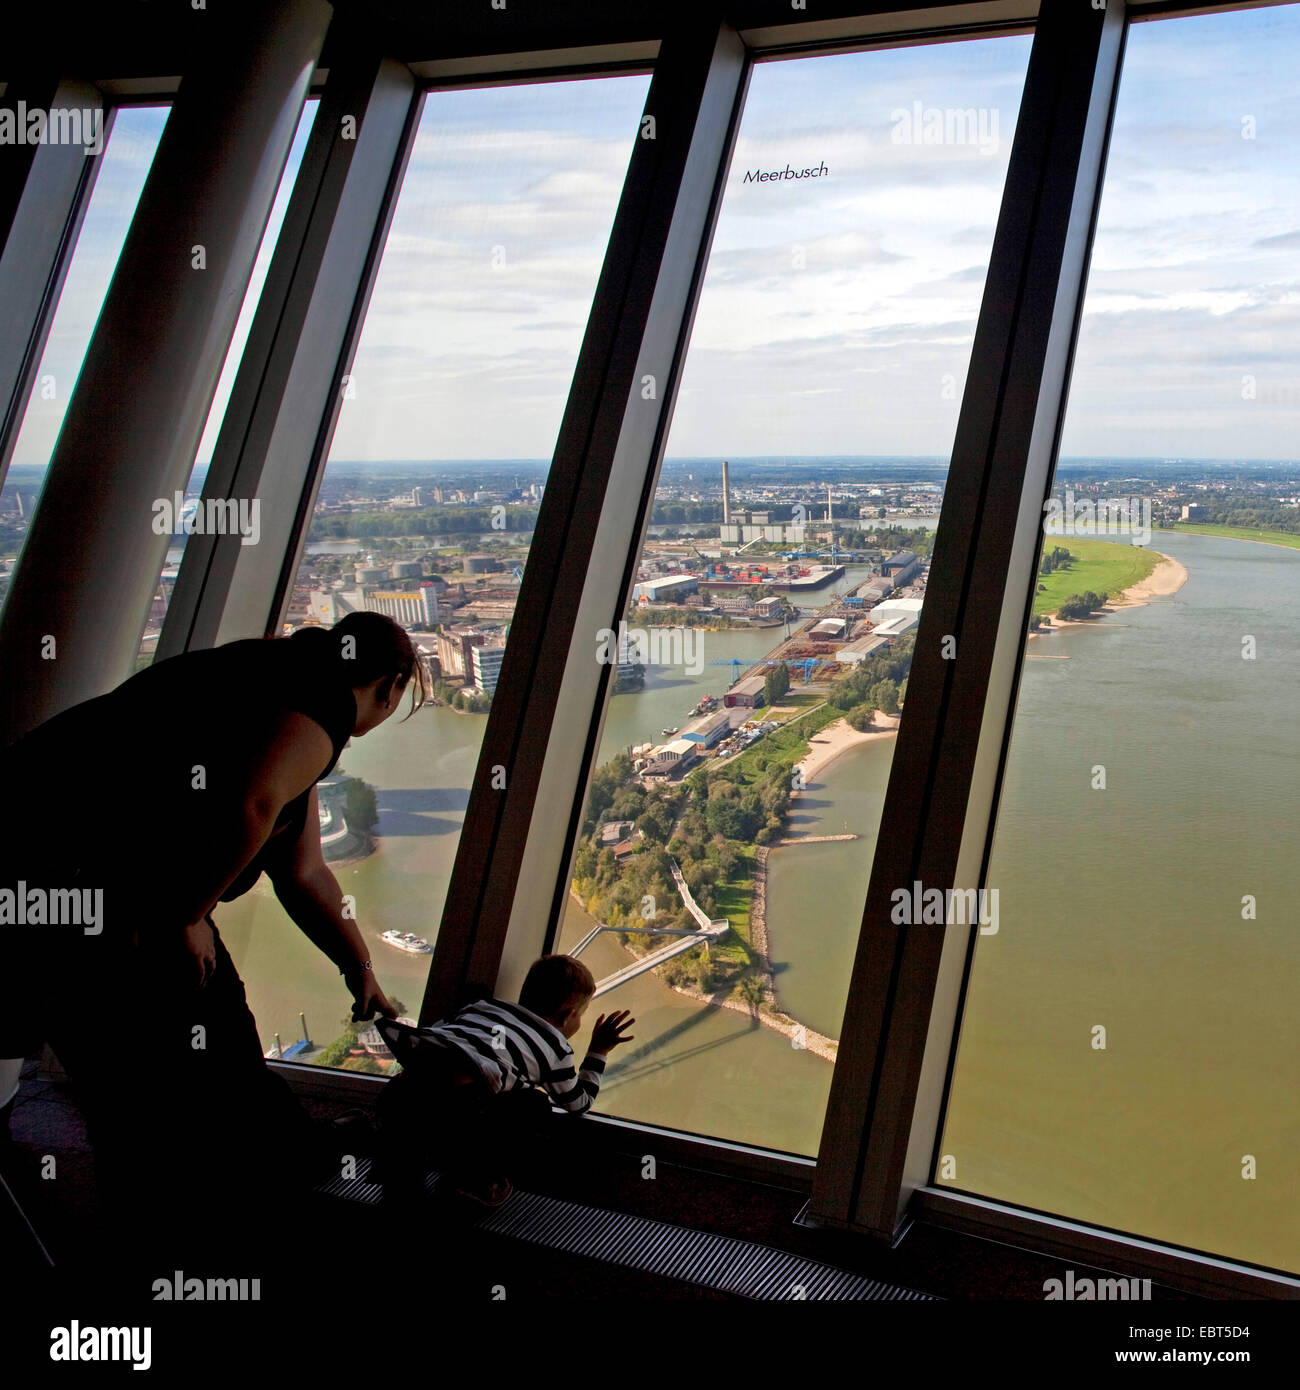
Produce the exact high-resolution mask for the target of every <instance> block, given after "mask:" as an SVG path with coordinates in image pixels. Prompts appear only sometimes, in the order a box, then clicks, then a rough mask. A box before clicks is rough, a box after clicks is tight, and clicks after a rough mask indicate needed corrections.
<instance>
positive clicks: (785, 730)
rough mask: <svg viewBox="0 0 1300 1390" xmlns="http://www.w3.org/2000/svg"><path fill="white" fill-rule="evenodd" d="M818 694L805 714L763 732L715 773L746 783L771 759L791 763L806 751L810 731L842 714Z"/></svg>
mask: <svg viewBox="0 0 1300 1390" xmlns="http://www.w3.org/2000/svg"><path fill="white" fill-rule="evenodd" d="M820 698H821V700H822V701H823V703H820V704H818V705H815V706H814V707H813V708H812V709H810V710H809V711H808V713H807V714H797V715H795V717H794V718H793V719H791V720H790V721H789V722H788V723H785V724H782V726H781V727H780V728H779V729H773V730H772V732H771V733H770V734H764V735H763V737H762V738H760V739H759V740H758V741H757V742H756V743H755V744H754V746H753V747H752V748H747V749H746V750H745V752H743V753H741V754H739V756H737V757H735V758H732V759H730V760H729V761H728V762H725V763H723V764H722V767H721V768H720V769H719V775H720V776H723V777H725V778H726V779H727V781H728V782H735V783H737V784H738V785H743V786H749V785H750V784H751V783H753V782H754V781H756V780H757V779H758V778H759V777H760V776H763V775H765V774H766V772H767V769H768V768H769V767H770V766H771V764H773V763H780V764H781V765H782V766H783V767H786V768H791V767H793V766H794V765H795V763H797V762H798V761H799V759H800V758H802V757H803V756H804V754H805V753H807V751H808V740H809V738H810V737H811V736H812V735H813V734H815V733H816V732H817V731H818V730H819V729H821V728H824V727H825V726H826V725H827V724H830V723H831V722H832V721H833V720H836V719H843V718H844V711H843V710H842V709H836V708H835V706H834V705H828V704H825V703H824V701H825V698H826V697H825V695H822V696H821V697H820ZM754 713H755V714H756V715H757V716H758V717H759V718H761V717H762V713H763V712H762V710H755V711H754Z"/></svg>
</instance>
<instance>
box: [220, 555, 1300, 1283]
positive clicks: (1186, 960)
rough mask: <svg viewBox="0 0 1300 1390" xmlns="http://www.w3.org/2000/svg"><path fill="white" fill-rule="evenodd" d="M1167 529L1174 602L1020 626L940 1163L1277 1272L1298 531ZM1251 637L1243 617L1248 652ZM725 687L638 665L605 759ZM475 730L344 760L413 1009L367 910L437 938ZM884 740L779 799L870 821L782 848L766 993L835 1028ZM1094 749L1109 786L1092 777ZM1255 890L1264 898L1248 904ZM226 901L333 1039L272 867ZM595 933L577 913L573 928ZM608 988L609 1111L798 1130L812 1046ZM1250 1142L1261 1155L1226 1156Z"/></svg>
mask: <svg viewBox="0 0 1300 1390" xmlns="http://www.w3.org/2000/svg"><path fill="white" fill-rule="evenodd" d="M1154 544H1155V546H1156V547H1157V548H1159V549H1162V550H1164V551H1166V552H1167V553H1169V554H1171V555H1173V556H1175V557H1176V558H1177V559H1179V560H1180V561H1181V562H1182V563H1183V564H1184V565H1186V566H1187V568H1188V571H1189V573H1190V576H1191V577H1190V579H1189V581H1188V583H1187V584H1186V585H1185V586H1184V587H1183V588H1182V589H1181V590H1180V591H1179V592H1178V593H1177V594H1175V595H1173V596H1171V597H1168V598H1162V599H1156V600H1154V601H1153V602H1152V603H1151V604H1149V605H1148V606H1146V607H1142V608H1134V609H1129V610H1126V611H1124V612H1123V613H1121V614H1118V615H1116V616H1115V617H1112V618H1107V619H1103V620H1101V621H1100V622H1098V623H1097V624H1095V625H1091V626H1083V627H1072V628H1069V629H1066V630H1063V631H1060V632H1057V633H1055V634H1053V635H1051V636H1049V637H1045V638H1040V639H1035V640H1034V642H1032V643H1031V645H1030V651H1031V653H1033V659H1031V660H1029V661H1027V663H1026V668H1025V674H1024V679H1023V681H1022V683H1021V690H1020V697H1019V705H1018V711H1017V717H1016V724H1015V729H1014V734H1013V742H1012V750H1011V758H1010V763H1009V767H1008V773H1007V782H1006V788H1005V792H1004V795H1003V801H1002V807H1001V810H1000V814H999V823H998V832H997V839H996V842H995V853H994V857H993V863H992V870H991V876H990V884H991V886H994V887H996V888H998V890H999V895H1000V911H999V931H998V934H997V935H996V936H989V937H983V938H981V940H980V943H979V946H978V948H977V954H976V959H975V963H974V967H973V973H972V979H971V984H970V990H969V998H968V1003H967V1006H966V1010H965V1015H964V1023H963V1034H962V1038H961V1045H960V1050H959V1056H958V1062H957V1067H956V1072H955V1079H954V1085H953V1093H952V1098H951V1103H950V1108H949V1114H948V1120H947V1126H946V1130H945V1133H944V1140H943V1146H942V1149H943V1152H944V1153H945V1154H949V1155H951V1156H952V1158H953V1160H954V1161H955V1163H956V1176H955V1178H954V1179H953V1181H952V1184H951V1185H953V1186H957V1187H961V1188H965V1189H968V1190H971V1191H976V1192H980V1193H984V1194H987V1195H991V1196H995V1197H1000V1198H1005V1199H1007V1200H1011V1201H1016V1202H1019V1203H1021V1204H1024V1205H1028V1206H1034V1207H1039V1208H1042V1209H1044V1210H1048V1211H1053V1212H1060V1213H1064V1214H1066V1215H1070V1216H1074V1217H1078V1218H1080V1219H1084V1220H1089V1221H1095V1222H1099V1223H1101V1224H1103V1225H1108V1226H1114V1227H1117V1228H1121V1229H1126V1230H1135V1231H1141V1232H1146V1233H1148V1234H1150V1235H1152V1236H1154V1237H1157V1238H1159V1239H1163V1240H1170V1241H1174V1242H1177V1243H1181V1244H1185V1245H1189V1246H1192V1247H1195V1248H1203V1249H1208V1250H1212V1251H1219V1252H1224V1253H1228V1254H1232V1255H1235V1256H1237V1257H1240V1258H1246V1259H1251V1260H1254V1261H1257V1262H1262V1263H1265V1264H1271V1265H1275V1266H1279V1267H1284V1268H1295V1267H1296V1266H1297V1264H1300V1232H1298V1230H1297V1218H1296V1212H1297V1209H1300V1202H1297V1197H1300V1190H1298V1188H1297V1168H1298V1165H1297V1161H1296V1158H1295V1154H1296V1152H1297V1146H1298V1144H1300V1122H1298V1120H1297V1106H1296V1103H1295V1097H1296V1095H1297V1093H1298V1092H1300V1085H1298V1083H1300V1062H1298V1061H1297V1058H1298V1056H1300V1050H1298V1049H1297V1046H1296V1043H1297V1025H1296V1022H1295V994H1296V988H1295V980H1296V978H1297V975H1296V967H1297V965H1300V936H1298V935H1297V933H1296V931H1295V928H1294V925H1293V923H1292V921H1291V914H1290V911H1289V909H1290V906H1291V904H1290V895H1291V893H1292V892H1293V891H1294V886H1295V874H1294V858H1295V856H1294V852H1293V849H1292V846H1293V844H1294V841H1295V838H1296V830H1297V816H1296V794H1295V785H1296V776H1297V772H1298V771H1300V731H1298V730H1297V726H1296V719H1295V711H1296V698H1295V693H1294V692H1295V691H1296V690H1297V689H1300V644H1298V643H1297V641H1296V637H1295V633H1294V614H1295V613H1296V612H1297V611H1300V553H1297V552H1292V551H1288V550H1284V549H1281V548H1275V547H1270V546H1264V545H1258V544H1252V543H1249V542H1242V541H1229V540H1220V539H1218V538H1213V537H1204V536H1192V535H1181V534H1179V535H1164V534H1161V535H1159V536H1157V538H1156V540H1155V542H1154ZM854 577H855V576H853V575H849V576H846V579H845V580H844V581H841V584H840V585H837V586H836V587H842V585H843V584H847V583H849V582H852V580H853V578H854ZM857 577H860V576H857ZM822 592H823V593H825V592H827V591H822ZM779 635H780V631H779V629H768V630H761V631H760V630H756V631H749V632H746V631H743V630H735V631H727V632H706V633H705V634H704V640H705V647H704V659H705V660H706V661H712V660H723V661H725V660H727V659H729V658H730V657H732V656H736V657H738V658H740V659H741V660H753V659H755V658H757V657H759V656H761V655H762V654H763V653H764V652H766V651H767V650H769V649H770V647H771V646H772V645H773V644H774V642H775V641H776V640H777V639H778V637H779ZM1243 636H1253V637H1254V638H1255V642H1256V653H1257V654H1256V657H1255V659H1254V660H1253V661H1248V660H1243V658H1242V655H1241V653H1242V638H1243ZM1048 656H1060V657H1064V658H1066V659H1065V660H1050V659H1042V658H1045V657H1048ZM729 680H730V669H729V667H727V666H707V665H706V666H704V667H703V670H702V671H701V672H700V673H699V674H697V675H692V674H691V673H689V672H683V671H680V670H678V671H675V672H665V671H661V670H654V669H652V670H651V672H650V675H649V679H648V681H647V685H646V688H645V690H644V691H641V692H634V693H628V694H624V695H619V696H615V697H613V698H612V700H611V702H610V707H609V710H608V713H607V717H606V721H605V727H604V731H603V734H602V741H601V748H602V758H605V757H608V756H610V755H611V754H612V753H613V752H614V751H616V750H618V749H619V748H622V747H625V746H627V745H628V744H630V743H634V742H641V741H644V740H650V739H653V740H656V741H657V740H658V739H659V737H660V734H659V731H660V729H661V728H662V727H666V726H671V725H680V724H682V723H683V722H685V720H686V718H687V717H688V712H689V710H690V708H691V706H692V705H693V704H694V703H695V701H696V700H698V698H699V696H700V695H701V694H703V693H705V692H706V691H711V692H712V693H714V694H719V693H721V691H722V690H723V689H724V688H725V686H726V684H727V683H728V682H729ZM482 727H483V721H482V717H481V716H471V715H462V714H458V713H456V712H454V711H451V710H445V709H437V710H423V711H421V712H420V713H418V714H416V715H415V716H414V717H413V718H412V719H411V720H410V721H409V722H407V723H405V724H402V723H398V722H397V721H396V720H392V721H389V723H388V724H385V725H383V726H381V728H379V729H378V730H376V731H375V732H374V733H372V734H370V735H368V736H366V737H365V738H364V739H360V740H357V741H356V742H355V743H354V744H353V745H352V746H351V747H350V748H349V749H348V750H347V751H346V752H345V753H344V756H343V759H342V766H343V767H344V768H345V770H346V771H348V772H350V773H354V774H355V775H357V776H360V777H364V778H365V779H366V780H367V781H369V782H371V783H372V784H374V785H375V786H376V789H377V794H378V798H379V807H380V826H379V830H380V836H381V839H380V845H379V850H378V852H377V853H376V854H375V855H374V856H372V857H371V858H370V859H369V860H367V861H366V862H364V863H362V864H360V865H356V866H352V867H348V868H344V869H343V870H341V871H340V874H339V877H340V880H341V882H342V884H343V887H344V891H345V892H349V893H352V894H354V895H355V897H356V899H357V906H358V918H359V920H360V922H361V924H362V926H363V930H364V931H365V934H366V937H367V939H368V940H369V941H370V942H371V943H372V947H373V954H374V958H375V961H376V966H377V968H378V969H379V972H380V978H381V980H382V982H383V983H384V985H385V987H386V988H387V989H388V990H389V992H390V994H395V995H397V996H398V997H400V999H401V1000H402V1002H403V1003H404V1004H406V1005H407V1007H408V1008H409V1009H410V1010H411V1011H414V1010H415V1009H416V1008H417V1007H418V1003H419V999H420V996H421V992H422V988H423V977H424V974H425V971H426V969H427V958H425V957H407V956H404V955H402V954H400V953H399V952H396V951H394V950H392V949H391V948H388V947H386V946H384V945H382V944H381V943H379V941H378V934H379V933H380V932H381V931H383V930H386V929H387V928H390V927H396V928H398V929H400V930H409V931H415V932H417V933H419V934H421V935H423V936H426V937H428V938H430V939H432V938H433V936H434V935H435V933H436V923H437V920H438V917H439V915H440V912H441V908H442V904H443V901H444V899H445V895H446V890H447V881H448V877H449V875H450V870H451V865H452V861H453V858H454V855H455V850H456V841H457V836H458V833H459V827H460V823H461V819H462V816H463V811H464V806H465V803H466V799H467V795H468V792H467V789H468V787H469V785H470V780H471V778H472V775H473V771H474V767H475V763H476V758H477V748H478V743H479V740H480V738H481V733H482ZM892 748H893V740H889V739H883V740H878V741H874V742H872V743H870V744H866V745H863V746H861V747H859V748H857V749H854V750H851V751H850V752H848V753H846V754H845V755H844V756H843V757H841V758H840V759H839V760H838V761H837V762H836V763H834V764H832V765H831V767H830V768H829V769H827V770H826V772H825V773H824V774H823V775H822V777H821V779H820V781H819V782H818V783H816V784H814V786H813V787H812V788H811V789H810V793H809V794H808V795H807V796H806V797H805V798H803V800H802V801H801V802H799V803H797V805H796V807H795V812H794V819H793V822H792V824H793V825H794V827H795V828H796V829H800V830H805V829H806V830H809V831H813V832H820V833H840V832H842V831H843V830H844V829H845V828H847V829H848V830H850V831H856V832H857V833H858V834H859V835H860V836H861V837H862V838H861V839H859V840H856V841H851V842H843V843H839V844H823V845H809V846H801V847H794V848H788V849H783V850H779V851H777V852H776V853H774V854H773V855H772V857H771V860H770V863H769V912H768V917H769V931H770V935H771V943H772V951H773V956H774V959H775V961H776V962H777V965H778V975H777V980H778V986H779V989H780V993H781V1001H782V1004H783V1005H784V1006H785V1007H786V1009H788V1010H789V1011H790V1012H791V1013H793V1014H794V1015H795V1016H796V1017H797V1018H799V1019H801V1020H802V1021H804V1022H806V1023H807V1024H808V1025H809V1026H811V1027H813V1028H815V1029H817V1030H818V1031H821V1032H825V1033H828V1034H831V1035H832V1036H837V1035H838V1034H839V1032H840V1022H841V1017H842V1013H843V1008H844V1002H845V998H846V992H847V980H848V972H849V970H850V968H851V964H852V959H853V952H854V941H855V937H856V933H857V931H858V929H859V925H860V922H861V915H862V905H863V902H864V900H865V895H866V886H867V876H868V874H869V871H870V865H871V861H872V857H873V855H874V850H875V829H876V825H877V824H878V821H879V816H880V807H881V804H882V801H883V795H884V790H885V786H886V782H887V779H888V773H889V762H890V757H891V755H892ZM1098 765H1101V766H1104V767H1105V769H1106V787H1105V789H1104V790H1093V788H1092V782H1093V780H1094V777H1095V774H1094V772H1093V769H1094V767H1096V766H1098ZM1243 895H1251V896H1253V897H1254V899H1255V902H1256V904H1257V918H1256V920H1254V921H1243V920H1242V916H1241V912H1242V905H1241V903H1242V897H1243ZM218 921H219V923H220V924H221V927H222V931H223V933H224V934H225V935H226V937H227V939H228V940H229V941H230V942H231V945H232V950H233V951H234V954H235V959H236V962H237V963H238V964H239V966H240V968H241V971H242V973H243V974H244V978H245V980H246V981H247V982H248V987H249V997H250V1002H251V1004H252V1007H253V1009H254V1011H255V1013H256V1014H257V1016H258V1021H259V1026H260V1027H261V1031H262V1035H263V1039H264V1041H265V1042H266V1043H267V1045H269V1044H270V1041H271V1037H272V1034H273V1033H274V1032H277V1031H278V1032H279V1033H280V1034H281V1037H282V1039H283V1041H284V1042H285V1043H288V1042H289V1041H291V1039H292V1038H296V1037H297V1036H298V1027H297V1012H298V1010H299V1009H304V1010H306V1012H307V1021H308V1026H309V1029H310V1030H311V1033H312V1036H313V1038H314V1040H315V1041H317V1042H319V1043H323V1042H328V1041H329V1040H331V1039H332V1038H333V1037H335V1036H336V1035H337V1033H338V1032H339V1024H340V1022H341V1020H342V1018H343V1017H344V1015H345V1014H346V1011H347V998H346V994H345V992H344V990H343V988H342V982H341V981H340V980H339V979H338V977H337V975H336V974H335V972H334V970H333V967H331V966H330V965H329V963H328V962H326V961H324V960H323V959H322V958H321V957H320V956H319V954H318V953H317V952H316V951H315V950H314V948H313V947H311V945H310V944H309V943H308V942H306V940H305V939H304V938H302V937H301V936H300V935H299V934H298V933H297V932H296V931H295V930H294V928H293V927H292V926H291V925H290V924H289V923H288V922H287V920H286V919H285V918H284V916H283V914H282V913H281V912H280V910H279V909H278V907H277V905H276V904H275V901H274V898H273V896H272V895H271V893H270V890H269V887H268V885H267V884H266V882H265V880H264V881H263V882H262V883H261V884H259V885H258V886H257V888H256V889H255V890H254V891H253V892H252V893H250V894H248V895H247V896H246V897H245V898H244V899H241V900H240V901H239V902H238V903H235V904H229V905H227V906H226V907H224V908H223V909H222V910H221V912H220V915H219V916H218ZM588 926H589V921H588V919H587V918H586V914H585V913H583V912H582V911H581V909H580V908H577V907H576V906H575V907H572V908H571V910H570V911H569V912H568V914H567V915H566V918H565V920H564V923H563V925H562V931H561V937H560V942H559V949H564V948H565V947H566V946H570V945H572V944H573V942H574V941H576V940H577V939H578V937H579V936H580V935H581V934H582V933H583V932H584V931H585V930H586V929H587V927H588ZM584 959H585V960H587V961H588V963H589V964H590V966H591V968H592V969H593V971H594V972H595V973H596V974H597V976H598V977H599V976H601V975H604V974H606V973H609V972H610V971H612V970H614V969H616V968H618V966H619V965H622V964H625V963H626V960H627V957H626V955H625V953H624V952H622V951H621V950H620V949H619V947H618V946H617V944H616V943H614V942H613V940H612V938H601V939H598V940H597V941H596V942H595V943H593V945H592V946H590V947H589V948H588V950H587V952H586V953H585V954H584ZM609 1005H610V1006H611V1007H623V1008H630V1009H632V1010H633V1012H634V1013H635V1014H636V1015H637V1018H638V1023H637V1026H636V1029H635V1033H636V1041H635V1043H634V1044H632V1046H631V1048H630V1049H628V1050H626V1051H621V1052H619V1053H616V1054H615V1056H614V1058H613V1059H612V1061H611V1066H610V1068H609V1072H608V1076H607V1081H606V1084H605V1086H604V1088H603V1089H602V1097H601V1108H602V1109H603V1110H606V1111H608V1112H610V1113H614V1114H619V1115H624V1116H627V1117H630V1118H634V1119H638V1120H643V1121H646V1122H650V1123H659V1124H665V1125H669V1126H672V1127H674V1128H680V1129H685V1130H694V1131H698V1132H702V1133H707V1134H711V1135H716V1136H719V1137H723V1138H728V1139H733V1140H739V1141H742V1142H748V1143H755V1144H761V1145H763V1146H764V1147H768V1148H773V1149H778V1150H785V1151H789V1152H795V1153H815V1152H816V1148H817V1143H818V1138H819V1134H820V1126H821V1117H822V1113H823V1111H824V1108H825V1102H826V1096H827V1093H828V1088H829V1084H830V1078H831V1071H832V1068H831V1066H830V1065H829V1064H828V1063H826V1062H825V1061H823V1060H822V1059H820V1058H818V1057H816V1056H814V1055H812V1054H811V1053H809V1052H807V1051H804V1050H800V1049H796V1048H793V1047H792V1046H791V1045H790V1042H789V1040H788V1039H786V1038H784V1037H783V1036H782V1035H780V1034H778V1033H776V1032H774V1031H772V1030H770V1029H766V1028H763V1027H761V1026H757V1025H755V1024H753V1023H752V1022H751V1021H750V1020H749V1019H748V1018H747V1017H746V1016H744V1015H742V1014H739V1013H732V1012H730V1011H725V1010H713V1011H706V1010H704V1009H701V1008H700V1007H699V1006H698V1004H696V1003H694V1002H693V1001H691V1000H690V999H689V998H687V997H686V996H683V995H679V994H677V993H676V992H674V991H672V990H670V989H668V988H667V987H666V986H664V985H663V984H662V983H661V982H660V981H659V980H658V979H657V978H656V977H654V976H649V975H644V976H641V977H639V978H638V979H636V980H634V981H632V982H631V983H629V984H628V985H626V986H623V987H622V988H621V989H620V990H619V991H618V992H617V995H611V996H610V997H609ZM1098 1025H1101V1026H1102V1027H1104V1028H1105V1030H1106V1033H1105V1043H1106V1046H1105V1048H1104V1050H1103V1049H1101V1048H1099V1047H1097V1046H1094V1040H1095V1039H1097V1038H1098V1037H1099V1035H1097V1034H1096V1033H1094V1031H1093V1030H1094V1029H1095V1028H1096V1027H1097V1026H1098ZM577 1041H578V1044H579V1046H580V1045H581V1038H579V1039H578V1040H577ZM1244 1156H1253V1158H1254V1160H1255V1172H1256V1174H1257V1176H1255V1177H1253V1178H1250V1177H1247V1178H1243V1176H1242V1172H1243V1162H1244ZM1246 1171H1249V1164H1246Z"/></svg>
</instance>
